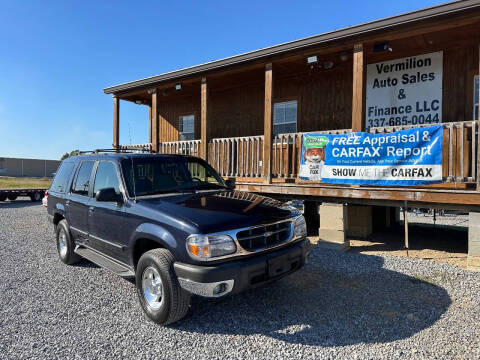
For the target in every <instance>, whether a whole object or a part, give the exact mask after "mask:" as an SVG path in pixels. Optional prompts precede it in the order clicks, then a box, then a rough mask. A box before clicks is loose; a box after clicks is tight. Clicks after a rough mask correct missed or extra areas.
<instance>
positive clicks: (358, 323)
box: [172, 247, 451, 346]
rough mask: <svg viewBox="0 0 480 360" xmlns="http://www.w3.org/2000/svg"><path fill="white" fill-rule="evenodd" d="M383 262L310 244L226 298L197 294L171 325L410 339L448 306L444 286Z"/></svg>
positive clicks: (343, 341) (344, 341) (280, 335)
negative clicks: (280, 271)
mask: <svg viewBox="0 0 480 360" xmlns="http://www.w3.org/2000/svg"><path fill="white" fill-rule="evenodd" d="M408 264H410V265H405V266H412V265H411V263H408ZM382 265H383V258H381V257H379V256H373V255H362V254H355V253H340V252H336V251H333V250H325V249H321V248H317V247H313V248H312V253H311V257H310V264H309V265H307V266H306V267H305V268H304V269H303V270H301V271H299V272H297V273H295V274H292V275H290V276H288V277H286V278H284V279H282V280H279V281H278V282H276V283H273V284H271V285H269V286H267V287H263V288H259V289H256V290H252V291H249V292H246V293H243V294H237V295H235V296H230V297H226V298H224V299H218V300H209V299H204V298H199V297H196V298H193V299H192V311H191V313H190V316H189V317H187V318H186V319H184V320H183V321H180V322H179V323H177V324H174V325H173V326H172V327H173V328H175V329H178V330H183V331H188V332H192V333H207V334H241V335H252V334H259V335H263V336H267V337H271V338H275V339H278V340H283V341H286V342H289V343H295V344H304V345H315V346H344V345H352V344H358V343H378V342H381V343H385V342H391V341H394V340H398V339H404V338H408V337H410V336H412V335H414V334H415V333H417V332H419V331H421V330H423V329H425V328H428V327H430V326H432V325H433V324H434V323H435V322H436V321H437V320H438V319H439V318H440V317H441V316H442V314H444V313H445V312H446V310H447V309H448V307H449V305H450V303H451V300H450V297H449V295H448V293H447V291H446V290H445V289H443V288H442V287H439V286H436V285H434V284H431V283H427V282H424V281H422V280H419V279H417V278H413V277H410V276H407V275H405V274H402V273H399V272H396V271H391V270H386V269H383V268H382Z"/></svg>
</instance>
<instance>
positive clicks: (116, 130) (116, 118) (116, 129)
mask: <svg viewBox="0 0 480 360" xmlns="http://www.w3.org/2000/svg"><path fill="white" fill-rule="evenodd" d="M112 145H113V148H114V149H117V150H118V147H119V146H120V99H119V98H118V97H117V96H115V95H114V96H113V144H112Z"/></svg>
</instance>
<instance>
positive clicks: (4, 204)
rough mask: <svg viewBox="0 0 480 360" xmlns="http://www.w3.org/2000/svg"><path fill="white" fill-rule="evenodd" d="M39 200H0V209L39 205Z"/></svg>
mask: <svg viewBox="0 0 480 360" xmlns="http://www.w3.org/2000/svg"><path fill="white" fill-rule="evenodd" d="M41 205H42V203H41V202H32V201H31V200H30V199H28V200H14V201H8V200H7V201H0V209H19V208H24V207H31V206H41Z"/></svg>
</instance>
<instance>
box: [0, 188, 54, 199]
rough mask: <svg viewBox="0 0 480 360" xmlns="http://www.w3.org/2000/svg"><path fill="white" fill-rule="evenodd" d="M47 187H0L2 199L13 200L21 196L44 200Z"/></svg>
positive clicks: (0, 197)
mask: <svg viewBox="0 0 480 360" xmlns="http://www.w3.org/2000/svg"><path fill="white" fill-rule="evenodd" d="M45 191H47V189H39V188H34V189H33V188H32V189H0V201H5V200H7V199H8V200H10V201H13V200H15V199H16V198H17V197H19V196H28V197H29V198H30V199H31V200H32V201H33V202H36V201H42V199H43V197H44V196H45Z"/></svg>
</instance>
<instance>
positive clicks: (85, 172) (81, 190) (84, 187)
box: [72, 161, 94, 195]
mask: <svg viewBox="0 0 480 360" xmlns="http://www.w3.org/2000/svg"><path fill="white" fill-rule="evenodd" d="M93 164H94V162H93V161H84V162H82V165H80V170H78V174H77V178H76V179H75V183H74V184H73V187H72V193H74V194H78V195H88V187H89V186H90V175H91V174H92V169H93Z"/></svg>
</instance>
